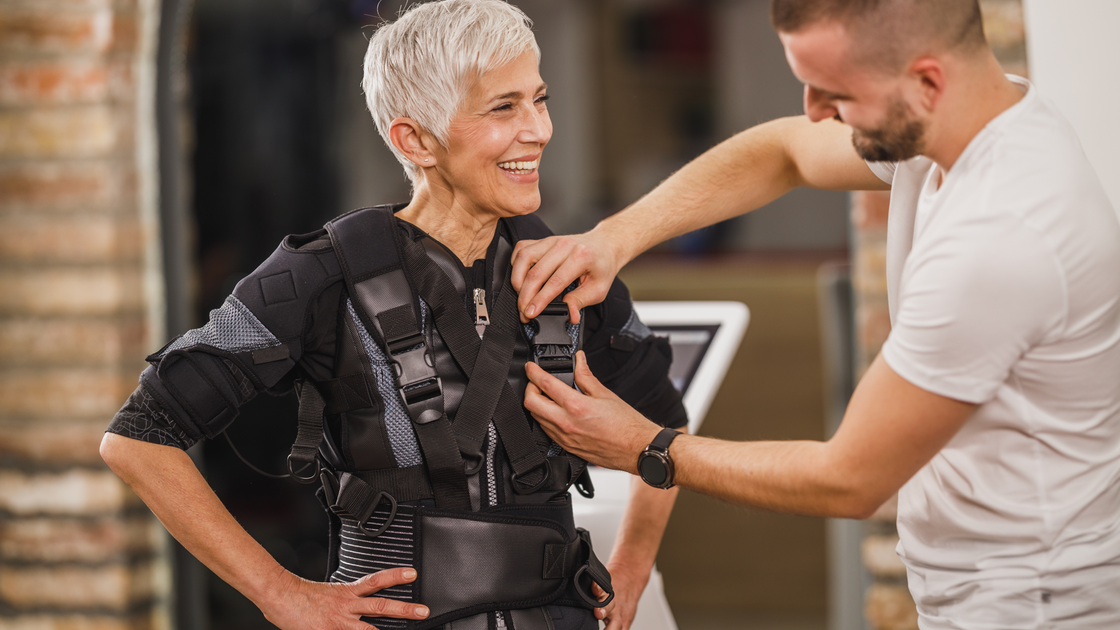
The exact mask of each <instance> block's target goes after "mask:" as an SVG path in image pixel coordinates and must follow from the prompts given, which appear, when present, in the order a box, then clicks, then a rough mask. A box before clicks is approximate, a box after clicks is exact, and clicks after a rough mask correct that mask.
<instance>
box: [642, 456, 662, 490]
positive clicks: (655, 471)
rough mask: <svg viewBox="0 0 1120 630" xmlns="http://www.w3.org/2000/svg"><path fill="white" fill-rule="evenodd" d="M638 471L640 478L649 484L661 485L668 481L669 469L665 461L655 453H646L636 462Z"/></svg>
mask: <svg viewBox="0 0 1120 630" xmlns="http://www.w3.org/2000/svg"><path fill="white" fill-rule="evenodd" d="M638 472H640V473H641V475H642V479H643V480H645V482H646V483H648V484H649V485H651V486H662V485H665V482H666V481H668V477H669V469H668V468H667V467H666V466H665V462H663V461H661V459H660V458H658V457H657V456H656V455H647V456H645V457H642V458H641V460H640V461H639V462H638Z"/></svg>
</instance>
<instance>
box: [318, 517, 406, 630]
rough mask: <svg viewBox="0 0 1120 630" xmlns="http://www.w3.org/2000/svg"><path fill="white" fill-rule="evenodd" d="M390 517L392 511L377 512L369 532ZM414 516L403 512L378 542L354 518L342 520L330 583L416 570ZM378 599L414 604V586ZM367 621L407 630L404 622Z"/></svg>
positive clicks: (387, 628) (380, 594)
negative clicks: (375, 574)
mask: <svg viewBox="0 0 1120 630" xmlns="http://www.w3.org/2000/svg"><path fill="white" fill-rule="evenodd" d="M388 516H389V510H387V509H384V510H374V512H373V515H372V516H370V518H369V524H368V525H367V526H366V527H367V528H373V530H376V529H380V528H381V527H382V526H383V525H384V524H385V519H386V518H388ZM414 531H415V516H414V515H413V514H412V513H411V511H410V510H405V509H400V510H398V511H397V514H396V518H394V519H393V522H392V523H391V524H390V525H389V528H388V529H386V530H385V533H383V534H381V535H380V536H378V537H377V538H370V537H369V536H367V535H365V534H364V533H363V532H362V531H361V530H360V529H358V523H357V521H355V520H354V519H351V518H342V536H341V546H340V548H339V552H338V569H337V570H336V571H335V572H334V574H333V575H331V578H330V581H331V582H353V581H354V580H357V579H360V578H362V577H365V576H367V575H369V574H370V573H377V572H378V571H384V570H385V569H395V568H397V567H414V566H416V539H415V536H414ZM377 597H388V598H390V599H398V600H401V601H406V602H411V601H415V598H414V584H401V585H399V586H393V587H390V588H387V589H384V590H382V591H379V592H378V593H377ZM364 621H367V622H369V623H372V624H374V625H376V626H377V627H378V628H383V629H385V630H394V629H403V628H405V627H407V621H406V620H404V619H389V618H377V619H374V618H370V617H367V618H364Z"/></svg>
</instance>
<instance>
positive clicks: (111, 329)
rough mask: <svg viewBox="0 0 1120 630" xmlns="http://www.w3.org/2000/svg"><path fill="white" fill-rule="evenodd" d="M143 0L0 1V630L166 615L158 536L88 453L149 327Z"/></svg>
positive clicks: (148, 77)
mask: <svg viewBox="0 0 1120 630" xmlns="http://www.w3.org/2000/svg"><path fill="white" fill-rule="evenodd" d="M158 8H159V6H158V0H0V628H5V629H13V630H14V629H20V630H23V629H32V628H34V629H35V630H40V629H42V630H47V629H53V628H66V629H87V628H88V629H93V628H96V629H98V630H102V629H105V630H108V629H116V628H153V627H156V628H159V627H167V626H168V617H167V614H166V601H167V597H166V593H167V591H168V586H169V585H168V579H167V575H168V571H167V563H166V561H165V551H164V547H165V538H164V536H165V534H163V532H162V528H160V527H159V525H158V523H157V522H156V521H155V519H154V518H152V516H151V514H150V513H149V512H148V511H147V509H146V508H144V507H143V506H142V505H141V504H139V502H138V500H137V499H136V498H135V496H134V495H133V494H132V493H131V491H129V490H128V489H127V487H125V486H124V485H123V484H122V483H121V482H120V481H119V480H118V479H117V477H116V476H115V475H113V473H111V472H110V471H109V470H108V469H107V468H106V467H105V466H104V465H103V464H102V462H101V458H100V457H99V456H98V453H97V449H98V444H99V442H100V440H101V434H102V432H103V431H104V429H105V425H106V424H107V422H108V420H109V418H110V417H111V416H112V414H113V413H114V412H115V411H116V409H117V408H118V407H119V406H120V404H121V402H122V401H123V400H124V399H125V398H126V397H127V395H128V393H129V392H130V391H131V390H132V389H133V387H134V386H135V382H136V374H137V373H139V371H140V369H141V368H142V365H141V364H140V358H141V357H142V356H143V355H144V354H145V352H146V351H147V350H149V349H150V346H151V341H152V340H153V339H158V338H162V336H163V334H162V329H161V327H160V326H159V325H158V324H154V325H153V322H160V321H162V316H161V314H160V310H159V308H158V307H157V306H156V305H159V304H162V297H161V295H160V294H159V287H160V283H159V282H158V277H159V276H158V267H156V266H154V265H152V264H150V263H149V261H152V260H155V259H156V258H157V256H158V251H157V250H155V249H154V247H156V236H157V234H158V227H157V225H156V223H155V221H154V217H155V214H156V206H155V199H156V185H157V182H156V170H155V164H154V161H155V160H154V157H153V156H154V146H155V145H154V129H153V125H152V122H151V121H152V115H151V105H150V104H151V103H152V102H153V99H152V95H151V86H152V85H153V81H152V73H153V63H152V62H153V60H154V54H153V51H154V45H155V41H154V33H155V28H156V26H157V24H156V23H155V21H156V19H157V17H156V16H158Z"/></svg>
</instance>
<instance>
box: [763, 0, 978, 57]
mask: <svg viewBox="0 0 1120 630" xmlns="http://www.w3.org/2000/svg"><path fill="white" fill-rule="evenodd" d="M824 21H837V22H840V23H842V24H843V25H844V26H845V27H846V28H848V30H849V31H850V32H851V33H852V34H853V36H854V37H855V38H856V41H858V42H859V48H860V50H859V51H857V59H858V60H860V61H867V62H871V63H873V64H875V65H878V66H881V67H885V68H891V69H894V70H898V69H901V67H902V66H903V65H905V64H907V63H909V61H910V60H911V59H912V58H913V57H914V56H916V55H921V54H924V53H929V52H935V51H937V50H966V51H972V50H976V49H979V48H986V47H987V40H985V38H984V22H983V19H982V17H981V14H980V4H979V2H978V1H977V0H771V3H770V22H771V24H773V26H774V30H776V31H778V32H779V33H796V32H798V31H800V30H802V29H805V28H807V27H809V26H813V25H815V24H818V23H820V22H824Z"/></svg>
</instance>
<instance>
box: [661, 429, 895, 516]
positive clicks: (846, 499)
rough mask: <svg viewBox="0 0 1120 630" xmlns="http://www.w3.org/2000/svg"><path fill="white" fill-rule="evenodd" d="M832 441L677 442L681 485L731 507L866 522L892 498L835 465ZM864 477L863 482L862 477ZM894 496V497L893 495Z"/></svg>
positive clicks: (687, 438) (674, 450) (689, 439)
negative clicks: (744, 506) (832, 459)
mask: <svg viewBox="0 0 1120 630" xmlns="http://www.w3.org/2000/svg"><path fill="white" fill-rule="evenodd" d="M829 450H830V447H829V444H828V443H826V442H814V441H808V440H803V441H790V442H728V441H724V440H716V439H711V438H696V437H690V436H681V437H680V438H677V439H676V440H675V441H674V442H673V448H672V454H673V459H674V461H675V462H676V469H677V476H676V481H677V483H678V485H680V486H682V487H685V488H688V489H690V490H694V491H696V492H701V493H703V494H708V495H712V496H714V497H717V498H720V499H723V500H725V501H728V502H730V503H736V504H739V505H747V506H751V507H756V508H762V509H767V510H773V511H775V512H786V513H791V514H800V515H804V516H830V517H839V518H866V517H867V516H868V515H870V514H871V512H873V511H874V510H875V508H877V507H878V506H879V505H880V504H881V502H882V500H885V499H886V496H883V497H879V496H878V493H877V492H876V490H877V489H876V488H864V487H860V486H859V484H858V482H856V481H854V478H853V475H852V471H848V473H847V474H846V473H845V471H843V470H841V469H839V468H838V467H836V465H834V464H830V461H831V459H830V458H831V455H832V454H831V453H830V452H829ZM857 478H858V477H857ZM887 496H889V494H888V495H887Z"/></svg>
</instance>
